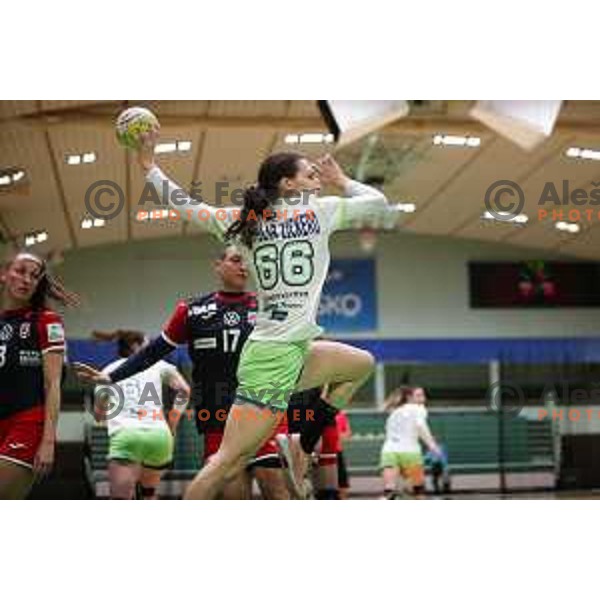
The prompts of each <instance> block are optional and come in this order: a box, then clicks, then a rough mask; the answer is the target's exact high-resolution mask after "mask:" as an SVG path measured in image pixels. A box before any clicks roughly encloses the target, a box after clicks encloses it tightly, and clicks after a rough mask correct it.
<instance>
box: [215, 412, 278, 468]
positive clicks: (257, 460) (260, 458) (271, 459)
mask: <svg viewBox="0 0 600 600" xmlns="http://www.w3.org/2000/svg"><path fill="white" fill-rule="evenodd" d="M287 432H288V424H287V420H285V419H284V420H283V421H281V422H280V423H279V424H278V425H277V429H276V430H275V432H274V433H273V435H272V436H271V437H270V438H269V439H268V440H267V441H266V442H265V443H264V444H263V445H262V446H261V447H260V448H259V449H258V452H257V453H256V455H255V457H254V458H253V459H252V460H251V461H250V462H249V463H248V466H252V467H261V466H263V463H264V466H267V464H268V465H269V466H271V465H270V464H269V463H272V466H275V465H277V466H280V464H279V454H278V452H277V443H276V442H275V436H276V435H278V434H280V433H285V434H287ZM222 439H223V431H222V430H220V429H213V430H209V431H205V432H204V460H205V461H206V460H208V459H209V458H210V457H211V456H212V455H213V454H216V452H217V450H218V449H219V446H220V445H221V440H222Z"/></svg>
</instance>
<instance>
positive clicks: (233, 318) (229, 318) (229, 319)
mask: <svg viewBox="0 0 600 600" xmlns="http://www.w3.org/2000/svg"><path fill="white" fill-rule="evenodd" d="M241 320H242V317H240V315H239V314H238V313H236V312H234V311H232V310H229V311H227V312H226V313H225V314H224V315H223V324H224V325H227V327H234V326H235V325H238V324H239V322H240V321H241Z"/></svg>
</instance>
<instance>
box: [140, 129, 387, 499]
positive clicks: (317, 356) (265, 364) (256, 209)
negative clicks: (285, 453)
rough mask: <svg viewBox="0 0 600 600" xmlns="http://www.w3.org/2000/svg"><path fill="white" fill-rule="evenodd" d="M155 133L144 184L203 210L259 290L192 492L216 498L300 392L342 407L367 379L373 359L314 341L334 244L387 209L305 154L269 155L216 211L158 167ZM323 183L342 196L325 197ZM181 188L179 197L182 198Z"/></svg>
mask: <svg viewBox="0 0 600 600" xmlns="http://www.w3.org/2000/svg"><path fill="white" fill-rule="evenodd" d="M157 137H158V132H157V131H155V132H152V133H150V134H145V135H144V138H143V143H142V146H141V148H140V150H139V151H138V157H139V162H140V164H141V165H142V167H143V168H144V170H145V171H146V177H147V179H148V181H149V182H151V183H152V184H153V185H154V187H155V189H156V191H157V193H158V194H159V195H160V196H161V197H162V196H163V191H164V189H165V188H166V191H167V193H168V197H167V199H168V201H169V202H170V203H171V205H172V206H173V208H174V209H176V210H185V209H191V212H194V211H196V217H195V218H194V221H195V222H198V223H200V225H201V226H202V227H203V228H204V229H205V230H207V231H208V232H210V233H212V234H214V235H215V236H217V237H218V238H219V239H221V240H236V241H238V242H239V243H240V250H241V251H242V253H243V255H244V258H245V259H246V261H247V262H248V264H249V265H250V268H251V271H252V274H253V276H254V279H255V281H256V285H257V290H258V310H257V319H256V326H255V327H254V330H253V331H252V333H251V335H250V337H249V339H248V342H247V343H246V344H245V345H244V348H243V350H242V354H241V357H240V363H239V365H238V370H237V378H238V382H239V387H238V391H237V394H236V399H235V402H234V405H233V406H232V408H231V410H230V412H229V415H228V418H227V423H226V426H225V431H224V435H223V440H222V442H221V445H220V447H219V450H218V452H217V453H216V454H215V455H214V456H213V459H212V460H211V461H210V462H208V463H207V464H206V465H205V466H204V467H203V469H202V470H201V471H200V473H199V474H198V475H197V476H196V478H195V479H194V481H193V482H192V483H191V485H190V486H189V487H188V489H187V492H186V496H185V497H186V498H187V499H195V498H198V499H200V498H215V497H216V496H217V495H218V493H219V492H220V491H221V489H222V488H223V486H224V485H225V483H226V482H227V480H228V479H230V478H231V477H234V476H235V475H236V474H237V473H238V472H239V471H240V470H241V469H243V468H245V465H246V464H247V461H248V460H249V458H251V457H252V456H253V455H254V454H255V452H256V451H257V450H258V448H260V446H261V445H262V444H263V443H264V442H265V441H266V440H268V439H269V438H270V437H271V436H272V435H273V432H274V431H275V430H276V428H277V426H278V425H279V423H281V420H282V418H283V416H284V415H285V411H286V409H287V405H288V400H289V397H290V395H291V394H292V393H293V392H294V391H299V390H303V389H310V388H315V387H319V386H321V385H323V384H324V383H328V384H329V385H330V388H329V393H328V401H329V402H331V403H332V404H333V405H334V406H335V407H336V408H342V407H344V406H345V405H346V404H347V403H348V401H349V399H350V398H351V397H352V395H353V394H354V393H355V391H356V390H357V389H358V388H359V387H360V386H361V385H362V384H363V382H364V381H365V380H366V379H367V378H368V376H369V375H370V373H371V371H372V369H373V366H374V359H373V356H372V355H371V354H369V353H368V352H365V351H363V350H359V349H357V348H353V347H352V346H348V345H346V344H341V343H339V342H333V341H328V340H318V341H315V338H316V337H317V336H318V335H319V334H320V333H321V328H320V327H318V326H317V324H316V322H315V319H316V314H317V309H318V306H319V299H320V294H321V290H322V288H323V285H324V282H325V277H326V275H327V270H328V267H329V260H330V254H329V236H330V235H331V234H332V233H333V232H334V231H336V230H338V229H342V228H344V227H347V226H348V225H349V224H350V223H351V222H352V221H356V220H361V219H364V218H365V217H367V216H374V215H381V216H382V217H383V216H384V215H385V214H386V213H387V211H388V210H389V207H388V204H387V201H386V199H385V196H384V195H383V194H382V193H381V192H380V191H378V190H375V189H374V188H372V187H370V186H366V185H364V184H361V183H359V182H357V181H353V180H351V179H350V178H348V177H347V176H346V175H345V174H344V172H343V171H342V169H341V168H340V167H339V165H338V164H337V163H336V162H335V160H334V159H333V158H332V157H331V156H325V157H324V158H322V159H320V160H319V161H317V162H316V163H313V162H311V161H310V160H308V159H307V158H306V157H304V156H303V155H301V154H296V153H280V154H274V155H271V156H269V157H268V158H267V159H266V160H265V161H264V162H263V163H262V165H261V166H260V169H259V173H258V183H257V185H255V186H252V187H250V188H248V189H247V190H246V191H245V193H244V204H243V207H242V209H241V211H240V209H238V208H237V207H228V208H227V209H223V208H221V209H217V208H215V207H211V206H209V205H207V204H205V203H199V202H197V201H194V200H193V199H191V198H189V197H187V196H185V194H184V193H183V192H182V190H181V189H180V188H179V187H178V186H177V185H176V184H174V183H173V182H171V181H169V180H168V178H167V177H166V176H165V174H164V173H163V172H162V171H161V170H160V169H159V168H158V166H157V165H156V164H155V161H154V146H155V144H156V140H157ZM323 185H328V186H332V187H335V188H338V189H340V191H342V192H343V196H341V197H338V196H330V197H319V194H320V191H321V187H322V186H323ZM178 190H179V191H178Z"/></svg>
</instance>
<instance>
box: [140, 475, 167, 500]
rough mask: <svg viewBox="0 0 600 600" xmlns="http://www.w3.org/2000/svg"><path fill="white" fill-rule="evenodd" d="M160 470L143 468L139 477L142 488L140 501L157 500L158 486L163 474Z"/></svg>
mask: <svg viewBox="0 0 600 600" xmlns="http://www.w3.org/2000/svg"><path fill="white" fill-rule="evenodd" d="M163 472H164V471H163V470H162V469H149V468H143V469H142V472H141V473H140V477H139V484H140V486H141V488H142V500H158V486H159V485H160V479H161V477H162V474H163Z"/></svg>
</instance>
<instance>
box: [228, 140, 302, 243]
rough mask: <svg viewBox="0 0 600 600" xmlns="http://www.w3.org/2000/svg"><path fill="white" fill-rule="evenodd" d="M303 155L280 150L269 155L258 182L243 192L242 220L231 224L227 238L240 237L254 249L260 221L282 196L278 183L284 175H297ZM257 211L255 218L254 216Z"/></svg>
mask: <svg viewBox="0 0 600 600" xmlns="http://www.w3.org/2000/svg"><path fill="white" fill-rule="evenodd" d="M303 158H304V156H303V155H302V154H298V153H297V152H279V153H277V154H272V155H271V156H269V157H268V158H266V159H265V160H264V161H263V162H262V164H261V165H260V169H259V170H258V182H257V184H256V185H252V186H250V187H249V188H246V190H245V191H244V206H243V208H242V212H241V215H240V219H239V220H236V221H235V222H234V223H232V224H231V225H230V226H229V228H228V229H227V232H226V233H225V240H226V241H230V240H234V239H235V238H238V239H239V240H240V241H241V242H242V244H244V246H246V247H247V248H252V244H253V243H254V238H255V236H256V232H257V229H258V220H259V219H261V218H262V215H263V212H264V211H265V210H267V209H268V208H269V207H270V206H271V205H272V204H273V203H274V202H275V200H277V199H278V198H279V196H280V195H281V194H280V192H279V182H280V181H281V180H282V179H283V178H285V177H295V175H296V173H297V172H298V168H299V167H298V163H299V161H300V160H302V159H303ZM251 211H253V212H254V215H253V216H254V217H255V218H252V216H251Z"/></svg>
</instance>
